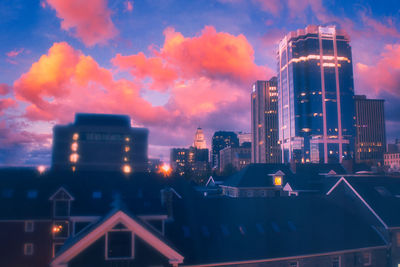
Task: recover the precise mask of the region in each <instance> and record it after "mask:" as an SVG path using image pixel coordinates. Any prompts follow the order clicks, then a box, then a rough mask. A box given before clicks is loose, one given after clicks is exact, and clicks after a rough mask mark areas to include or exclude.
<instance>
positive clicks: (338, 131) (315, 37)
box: [277, 26, 355, 163]
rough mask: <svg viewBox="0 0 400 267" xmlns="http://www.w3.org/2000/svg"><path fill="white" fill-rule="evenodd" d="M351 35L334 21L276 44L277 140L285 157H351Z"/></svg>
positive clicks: (312, 159) (332, 159) (336, 159)
mask: <svg viewBox="0 0 400 267" xmlns="http://www.w3.org/2000/svg"><path fill="white" fill-rule="evenodd" d="M349 42H350V39H349V37H348V35H347V34H346V33H345V32H344V31H343V30H338V29H336V27H335V26H328V27H321V26H319V27H318V26H308V27H307V28H305V29H300V30H297V31H296V32H290V33H289V34H288V35H286V36H285V37H284V38H283V39H282V40H281V42H280V43H279V49H278V53H277V57H278V92H279V94H278V95H279V96H278V98H279V99H278V105H279V111H278V114H279V140H280V143H281V147H282V159H283V160H284V162H299V163H300V162H324V163H328V162H342V160H343V159H344V158H350V157H354V135H355V129H354V124H355V118H354V117H355V115H354V100H353V96H354V86H353V68H352V57H351V47H350V44H349Z"/></svg>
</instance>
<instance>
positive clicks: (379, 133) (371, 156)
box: [354, 95, 386, 165]
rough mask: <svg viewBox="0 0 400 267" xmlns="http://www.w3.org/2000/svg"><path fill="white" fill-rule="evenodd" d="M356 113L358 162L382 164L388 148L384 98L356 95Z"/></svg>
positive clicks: (356, 152)
mask: <svg viewBox="0 0 400 267" xmlns="http://www.w3.org/2000/svg"><path fill="white" fill-rule="evenodd" d="M354 101H355V102H354V104H355V114H356V137H355V145H356V147H355V155H356V162H357V163H368V164H371V165H375V164H382V163H383V154H384V153H385V150H386V130H385V111H384V100H383V99H367V97H366V96H365V95H357V96H354Z"/></svg>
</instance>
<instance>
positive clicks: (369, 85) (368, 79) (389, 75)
mask: <svg viewBox="0 0 400 267" xmlns="http://www.w3.org/2000/svg"><path fill="white" fill-rule="evenodd" d="M356 74H358V79H359V81H360V86H359V88H360V89H361V90H362V91H363V92H369V91H370V89H373V90H374V92H375V94H379V93H380V92H382V91H386V92H389V93H392V94H394V95H397V96H400V45H399V44H394V45H386V46H385V49H384V52H383V53H382V54H381V58H380V60H379V61H378V62H377V63H376V64H374V65H373V66H369V65H366V64H363V63H357V65H356Z"/></svg>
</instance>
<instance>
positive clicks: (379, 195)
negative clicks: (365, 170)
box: [345, 176, 400, 227]
mask: <svg viewBox="0 0 400 267" xmlns="http://www.w3.org/2000/svg"><path fill="white" fill-rule="evenodd" d="M345 179H346V180H347V181H348V182H349V183H350V185H351V186H352V187H353V188H354V189H355V190H356V191H357V192H358V194H359V195H360V196H361V197H362V198H363V199H364V200H365V201H366V202H367V203H368V205H369V206H370V207H371V208H372V209H373V210H374V211H375V212H376V213H377V214H378V216H379V217H380V218H381V219H382V220H383V221H384V222H385V224H386V225H387V226H388V227H400V213H399V212H398V210H400V176H394V177H393V176H347V177H345Z"/></svg>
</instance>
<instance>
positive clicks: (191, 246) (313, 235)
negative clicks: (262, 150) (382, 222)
mask: <svg viewBox="0 0 400 267" xmlns="http://www.w3.org/2000/svg"><path fill="white" fill-rule="evenodd" d="M166 237H167V238H168V239H169V240H171V241H172V242H173V243H174V244H175V246H176V247H177V248H178V249H179V250H180V251H181V252H182V253H183V255H185V261H184V264H185V265H190V264H216V263H222V262H232V261H245V260H259V259H278V258H284V257H295V256H302V255H314V254H318V253H329V252H335V251H343V250H351V249H363V248H364V249H365V248H371V247H378V246H386V243H385V241H384V240H383V239H382V238H381V236H380V235H379V234H378V233H377V232H376V230H375V229H374V228H372V227H371V226H370V224H369V223H367V222H365V221H364V220H363V219H362V218H360V217H358V216H356V215H354V214H353V213H351V212H350V211H346V210H344V209H343V208H342V207H341V206H339V205H337V204H336V203H334V202H332V201H330V200H329V199H327V198H326V197H301V196H298V197H295V198H294V197H278V198H245V199H240V198H203V199H192V200H188V199H186V200H185V201H183V200H182V201H177V202H176V203H175V204H174V222H170V223H167V225H166Z"/></svg>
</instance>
